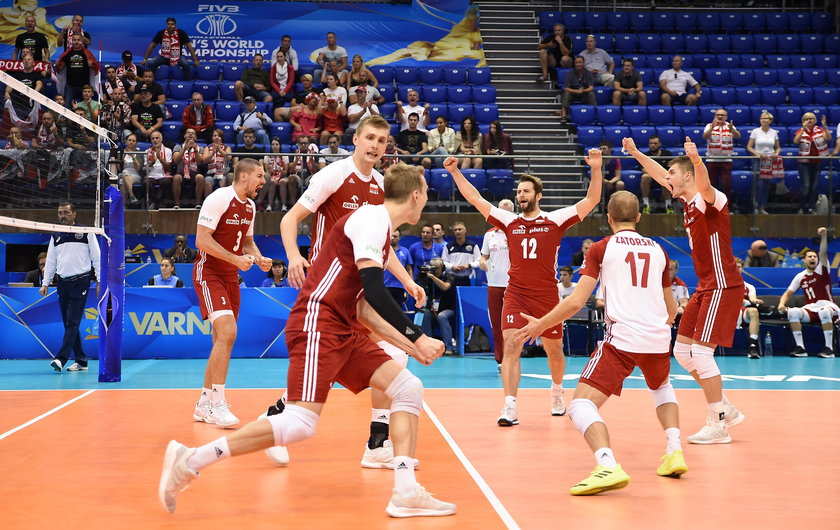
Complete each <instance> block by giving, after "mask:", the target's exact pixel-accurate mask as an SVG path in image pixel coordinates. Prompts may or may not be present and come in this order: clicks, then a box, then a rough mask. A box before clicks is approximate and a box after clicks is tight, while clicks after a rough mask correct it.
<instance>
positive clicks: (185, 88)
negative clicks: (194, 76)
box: [167, 81, 215, 99]
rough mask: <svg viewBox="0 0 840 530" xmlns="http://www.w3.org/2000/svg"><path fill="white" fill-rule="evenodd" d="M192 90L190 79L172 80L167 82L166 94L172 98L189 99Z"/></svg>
mask: <svg viewBox="0 0 840 530" xmlns="http://www.w3.org/2000/svg"><path fill="white" fill-rule="evenodd" d="M192 92H193V84H192V81H173V82H171V83H169V88H168V94H167V96H168V97H170V98H172V99H190V98H192ZM214 99H215V98H214Z"/></svg>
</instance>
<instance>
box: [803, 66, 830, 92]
mask: <svg viewBox="0 0 840 530" xmlns="http://www.w3.org/2000/svg"><path fill="white" fill-rule="evenodd" d="M802 84H803V85H805V86H811V87H817V86H820V85H824V84H825V69H823V68H803V69H802Z"/></svg>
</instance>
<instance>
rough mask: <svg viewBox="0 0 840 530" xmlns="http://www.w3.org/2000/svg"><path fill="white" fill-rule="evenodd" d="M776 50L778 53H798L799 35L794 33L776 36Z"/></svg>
mask: <svg viewBox="0 0 840 530" xmlns="http://www.w3.org/2000/svg"><path fill="white" fill-rule="evenodd" d="M776 48H778V50H779V53H799V35H797V34H795V33H778V34H776Z"/></svg>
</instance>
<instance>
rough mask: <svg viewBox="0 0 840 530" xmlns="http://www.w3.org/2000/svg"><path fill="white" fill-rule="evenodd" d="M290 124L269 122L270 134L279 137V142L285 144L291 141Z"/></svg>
mask: <svg viewBox="0 0 840 530" xmlns="http://www.w3.org/2000/svg"><path fill="white" fill-rule="evenodd" d="M292 129H294V127H292V125H291V124H290V123H287V122H275V123H272V124H271V129H270V133H269V134H270V135H271V136H273V137H277V138H279V139H280V143H283V144H286V143H290V142H291V141H292Z"/></svg>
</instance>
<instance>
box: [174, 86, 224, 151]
mask: <svg viewBox="0 0 840 530" xmlns="http://www.w3.org/2000/svg"><path fill="white" fill-rule="evenodd" d="M181 123H182V126H181V134H180V136H181V138H183V137H184V132H185V131H186V130H187V129H192V130H194V131H195V135H196V137H197V138H199V139H200V140H202V141H204V143H208V144H209V143H210V142H212V141H213V129H214V128H215V124H216V116H215V115H214V114H213V107H211V106H210V105H207V104H205V103H204V96H202V95H201V92H193V95H192V104H191V105H188V106H187V108H185V109H184V113H183V114H182V115H181Z"/></svg>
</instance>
